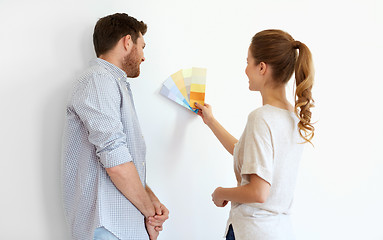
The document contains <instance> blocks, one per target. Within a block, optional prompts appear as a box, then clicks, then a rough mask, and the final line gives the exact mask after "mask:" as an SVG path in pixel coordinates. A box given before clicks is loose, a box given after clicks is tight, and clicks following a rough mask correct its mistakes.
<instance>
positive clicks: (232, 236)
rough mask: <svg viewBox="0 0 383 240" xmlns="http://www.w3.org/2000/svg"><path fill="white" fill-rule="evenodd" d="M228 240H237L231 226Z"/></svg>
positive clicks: (227, 236)
mask: <svg viewBox="0 0 383 240" xmlns="http://www.w3.org/2000/svg"><path fill="white" fill-rule="evenodd" d="M226 240H235V237H234V230H233V226H231V224H230V226H229V231H227V235H226Z"/></svg>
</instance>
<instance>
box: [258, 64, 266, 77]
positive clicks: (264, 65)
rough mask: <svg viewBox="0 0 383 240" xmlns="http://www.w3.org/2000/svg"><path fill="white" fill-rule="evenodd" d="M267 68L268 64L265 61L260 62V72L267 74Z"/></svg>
mask: <svg viewBox="0 0 383 240" xmlns="http://www.w3.org/2000/svg"><path fill="white" fill-rule="evenodd" d="M266 70H267V64H266V63H265V62H260V63H259V73H260V74H261V75H265V73H266Z"/></svg>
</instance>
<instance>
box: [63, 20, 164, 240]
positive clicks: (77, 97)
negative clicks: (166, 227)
mask: <svg viewBox="0 0 383 240" xmlns="http://www.w3.org/2000/svg"><path fill="white" fill-rule="evenodd" d="M146 30H147V26H146V24H145V23H143V22H142V21H140V22H139V21H137V20H136V19H135V18H133V17H130V16H128V15H127V14H113V15H110V16H106V17H104V18H101V19H100V20H99V21H98V22H97V24H96V26H95V29H94V34H93V43H94V48H95V51H96V55H97V59H95V60H93V61H91V64H90V67H89V68H88V69H87V70H85V71H84V72H83V73H82V74H81V75H80V77H79V78H78V81H77V82H76V84H75V86H74V88H73V91H72V93H71V95H70V98H69V101H68V105H67V112H66V124H65V125H66V126H65V130H64V138H63V194H64V207H65V214H66V217H67V220H68V223H69V226H70V229H71V235H72V238H73V239H75V240H87V239H89V240H91V239H97V240H105V239H120V240H148V239H149V237H150V239H151V240H152V239H157V236H158V234H159V231H161V230H162V224H163V223H164V222H165V220H166V219H167V218H168V214H169V211H168V210H167V209H166V207H165V206H164V205H163V204H161V203H160V201H159V200H158V199H157V197H156V196H155V195H154V193H153V192H152V191H151V190H150V188H149V187H148V186H147V185H146V183H145V178H146V166H145V165H146V162H145V161H146V160H145V153H146V147H145V142H144V139H143V136H142V133H141V129H140V125H139V122H138V119H137V114H136V110H135V107H134V103H133V98H132V92H131V90H130V85H129V83H128V82H127V78H128V77H129V78H135V77H138V76H139V74H140V64H141V63H142V62H143V61H144V60H145V58H144V53H143V49H144V47H145V41H144V38H143V35H144V34H145V33H146Z"/></svg>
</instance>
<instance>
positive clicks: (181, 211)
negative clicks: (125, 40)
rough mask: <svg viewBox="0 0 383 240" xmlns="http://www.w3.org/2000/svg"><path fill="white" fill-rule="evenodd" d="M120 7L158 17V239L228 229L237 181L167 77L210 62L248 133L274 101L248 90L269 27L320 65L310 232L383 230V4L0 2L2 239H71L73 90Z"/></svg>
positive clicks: (367, 234) (309, 162) (147, 71)
mask: <svg viewBox="0 0 383 240" xmlns="http://www.w3.org/2000/svg"><path fill="white" fill-rule="evenodd" d="M115 12H126V13H128V14H131V15H133V16H135V17H136V18H137V19H139V20H143V21H145V22H146V23H147V24H148V26H149V28H148V33H147V34H146V35H145V40H146V43H147V47H146V48H145V57H146V61H145V63H143V64H142V75H141V76H140V77H139V78H137V79H134V80H132V88H133V94H134V97H135V102H136V107H137V110H138V114H139V118H140V121H141V125H142V128H143V131H144V135H145V138H146V141H147V146H148V158H147V162H148V179H147V181H148V184H149V185H150V186H151V187H152V189H153V190H154V191H155V193H156V194H157V195H158V197H159V198H160V199H161V200H162V201H163V203H164V204H165V205H166V206H167V207H168V208H169V209H170V211H171V215H170V219H169V220H168V222H167V223H166V224H165V226H164V228H165V230H164V231H163V232H162V233H161V235H160V238H159V239H164V240H165V239H166V240H180V239H182V240H196V239H202V240H204V239H221V236H222V235H223V231H224V227H225V223H226V219H227V216H228V211H229V207H226V208H224V209H222V208H216V207H215V206H214V205H213V204H212V202H211V197H210V194H211V193H212V192H213V191H214V189H215V188H216V187H217V186H227V187H228V186H234V185H235V180H234V174H233V170H232V159H231V156H230V155H229V154H228V153H226V152H225V150H224V149H223V147H221V146H220V144H219V142H218V141H217V140H216V139H215V138H214V136H213V135H212V134H211V132H210V131H209V129H208V128H207V127H206V126H204V125H203V124H202V121H201V120H200V119H199V118H198V117H197V116H196V115H194V114H192V113H190V112H188V111H187V110H184V109H183V108H182V107H180V106H178V105H176V104H174V103H173V102H171V101H170V100H168V99H165V98H164V97H162V96H161V95H159V89H160V87H161V84H162V82H163V81H164V80H165V79H166V78H167V77H168V76H169V75H170V74H172V73H174V72H176V71H177V70H179V69H181V68H188V67H192V66H199V67H207V69H208V77H207V90H206V101H207V102H208V103H210V104H211V105H213V108H214V113H215V116H216V118H217V119H219V120H220V121H221V123H222V124H223V125H224V126H225V127H226V128H227V129H228V130H229V131H230V132H231V133H232V134H233V135H234V136H236V137H240V134H241V133H242V130H243V128H244V125H245V123H246V118H247V114H248V113H249V112H250V111H251V110H253V109H255V108H257V107H259V106H260V104H261V101H260V96H259V95H258V94H257V93H253V92H250V91H248V83H247V79H246V75H245V74H244V69H245V66H246V54H247V48H248V46H249V43H250V40H251V37H252V36H253V35H254V34H255V33H256V32H258V31H260V30H263V29H266V28H279V29H283V30H286V31H288V32H289V33H291V34H292V36H293V37H294V38H295V39H297V40H300V41H302V42H304V43H306V44H307V45H308V46H309V47H310V48H311V50H312V53H313V56H314V60H315V66H316V85H315V88H314V92H313V94H314V98H315V100H316V108H315V110H314V119H315V120H318V123H317V124H316V125H315V126H316V136H315V140H314V144H315V148H312V147H310V146H307V147H306V151H305V154H304V159H303V161H302V165H301V168H300V175H299V181H298V186H297V191H296V201H295V205H294V225H295V229H296V234H297V238H298V239H300V240H306V239H310V240H315V239H383V233H382V231H381V225H382V222H381V216H382V214H383V207H382V202H383V193H382V187H381V184H380V183H382V182H383V175H382V174H381V172H382V171H383V163H382V160H383V154H382V144H383V141H382V138H381V136H382V134H383V128H382V124H381V123H382V122H383V108H382V107H381V104H382V97H381V92H382V90H383V83H382V80H383V79H382V74H381V69H382V60H381V56H382V53H383V44H382V42H383V38H382V27H383V17H382V12H383V4H382V1H380V0H375V1H374V0H364V1H362V0H359V1H356V0H354V1H334V0H332V1H330V0H325V1H303V0H291V1H282V0H276V1H254V0H251V1H250V0H249V1H207V0H194V1H191V0H190V1H176V0H174V1H170V0H166V1H155V0H150V1H126V0H113V1H101V0H97V1H96V0H93V1H90V0H87V1H74V0H69V1H42V0H35V1H16V0H12V1H11V0H0V49H1V51H0V69H1V70H0V76H1V79H0V84H1V85H0V106H1V108H0V109H1V118H0V121H1V124H0V128H1V136H2V137H1V139H0V146H1V169H2V171H1V174H0V184H1V188H0V189H1V195H0V229H1V230H0V235H1V239H7V240H13V239H15V240H16V239H17V240H18V239H34V240H35V239H36V240H52V239H56V240H64V239H69V236H68V233H67V230H66V226H65V222H64V216H63V212H62V207H61V190H60V182H59V181H60V161H61V160H60V151H61V135H62V126H63V120H64V113H65V101H66V98H67V95H68V91H69V89H70V87H71V85H72V83H73V82H74V77H75V76H76V74H78V73H79V72H80V71H81V70H82V69H84V68H85V67H86V66H87V64H88V60H90V59H91V58H93V57H94V53H93V46H92V38H91V36H92V32H93V27H94V24H95V22H96V21H97V20H98V18H100V17H103V16H105V15H108V14H111V13H115ZM289 92H290V93H291V95H292V88H291V87H290V90H289Z"/></svg>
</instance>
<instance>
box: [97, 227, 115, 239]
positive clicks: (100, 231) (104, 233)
mask: <svg viewBox="0 0 383 240" xmlns="http://www.w3.org/2000/svg"><path fill="white" fill-rule="evenodd" d="M93 240H119V239H118V238H117V237H116V236H114V235H113V233H111V232H109V231H108V230H106V229H105V228H104V227H99V228H97V229H96V230H94V238H93Z"/></svg>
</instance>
